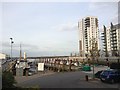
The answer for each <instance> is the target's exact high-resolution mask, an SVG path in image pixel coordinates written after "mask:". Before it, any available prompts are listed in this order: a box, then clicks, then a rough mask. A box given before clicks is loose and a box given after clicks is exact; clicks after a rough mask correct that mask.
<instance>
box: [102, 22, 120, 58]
mask: <svg viewBox="0 0 120 90" xmlns="http://www.w3.org/2000/svg"><path fill="white" fill-rule="evenodd" d="M102 38H103V39H102V40H103V50H104V52H105V56H107V57H108V56H118V55H120V24H116V25H113V24H112V23H111V26H110V27H108V28H106V27H105V26H104V28H103V33H102Z"/></svg>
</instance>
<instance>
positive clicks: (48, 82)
mask: <svg viewBox="0 0 120 90" xmlns="http://www.w3.org/2000/svg"><path fill="white" fill-rule="evenodd" d="M86 74H87V75H89V76H92V74H90V73H85V72H82V71H76V72H59V73H55V74H52V75H47V76H42V77H37V78H34V79H30V80H27V81H24V82H21V83H20V82H19V83H18V84H17V86H21V87H24V88H25V87H36V86H37V87H39V88H118V84H108V83H103V82H101V81H100V80H98V79H95V80H92V79H91V80H89V81H86V80H85V75H86Z"/></svg>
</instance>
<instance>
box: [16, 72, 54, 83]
mask: <svg viewBox="0 0 120 90" xmlns="http://www.w3.org/2000/svg"><path fill="white" fill-rule="evenodd" d="M54 73H55V72H53V71H45V72H38V73H37V74H34V75H31V76H15V80H16V81H17V84H19V83H22V82H25V81H29V80H31V79H35V78H39V77H42V76H46V75H51V74H54Z"/></svg>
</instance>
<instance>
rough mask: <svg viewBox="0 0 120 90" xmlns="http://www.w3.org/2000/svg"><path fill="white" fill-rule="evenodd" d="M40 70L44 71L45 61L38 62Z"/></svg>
mask: <svg viewBox="0 0 120 90" xmlns="http://www.w3.org/2000/svg"><path fill="white" fill-rule="evenodd" d="M38 71H44V63H38Z"/></svg>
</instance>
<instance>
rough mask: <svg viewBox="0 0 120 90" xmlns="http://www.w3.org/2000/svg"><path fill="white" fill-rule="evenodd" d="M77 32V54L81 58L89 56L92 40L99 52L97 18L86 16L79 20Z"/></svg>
mask: <svg viewBox="0 0 120 90" xmlns="http://www.w3.org/2000/svg"><path fill="white" fill-rule="evenodd" d="M78 30H79V53H80V56H81V57H85V56H86V55H90V50H91V49H92V47H93V46H92V45H93V40H94V42H95V43H97V49H98V50H99V29H98V18H97V17H92V16H88V17H85V18H83V19H81V20H80V21H79V22H78Z"/></svg>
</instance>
